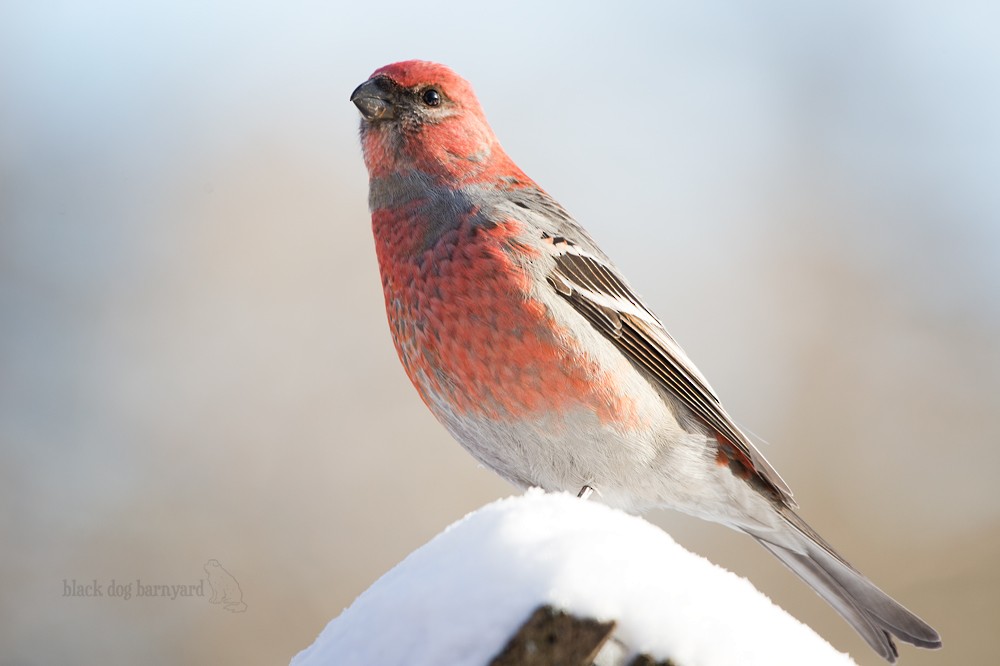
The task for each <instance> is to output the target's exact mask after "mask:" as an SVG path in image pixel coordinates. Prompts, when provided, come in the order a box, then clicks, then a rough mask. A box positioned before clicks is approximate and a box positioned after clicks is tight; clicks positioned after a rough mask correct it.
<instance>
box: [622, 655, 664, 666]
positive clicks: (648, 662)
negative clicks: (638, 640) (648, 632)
mask: <svg viewBox="0 0 1000 666" xmlns="http://www.w3.org/2000/svg"><path fill="white" fill-rule="evenodd" d="M628 666H674V662H672V661H671V660H669V659H667V660H666V661H656V660H655V659H653V658H652V657H650V656H649V655H648V654H640V655H639V656H637V657H636V658H635V659H633V660H632V661H630V662H629V664H628Z"/></svg>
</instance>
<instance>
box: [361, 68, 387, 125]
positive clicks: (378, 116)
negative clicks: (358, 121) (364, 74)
mask: <svg viewBox="0 0 1000 666" xmlns="http://www.w3.org/2000/svg"><path fill="white" fill-rule="evenodd" d="M351 101H352V102H354V106H356V107H358V111H360V112H361V115H362V117H363V118H364V119H365V120H367V121H368V122H373V121H376V120H387V119H389V118H392V117H393V111H394V109H393V105H392V95H391V91H390V90H388V86H386V85H385V82H384V80H383V79H382V78H378V77H376V78H374V79H369V80H367V81H365V82H364V83H362V84H361V85H360V86H358V87H357V88H355V89H354V92H352V93H351Z"/></svg>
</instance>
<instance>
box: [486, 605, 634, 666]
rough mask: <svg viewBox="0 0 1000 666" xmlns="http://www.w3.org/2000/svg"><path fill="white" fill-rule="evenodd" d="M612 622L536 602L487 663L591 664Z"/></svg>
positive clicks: (532, 665)
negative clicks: (576, 615)
mask: <svg viewBox="0 0 1000 666" xmlns="http://www.w3.org/2000/svg"><path fill="white" fill-rule="evenodd" d="M614 630H615V623H614V622H598V621H597V620H590V619H580V618H577V617H573V616H572V615H569V614H567V613H564V612H562V611H559V610H556V609H554V608H553V607H552V606H540V607H538V608H536V609H535V612H534V613H532V614H531V617H530V618H528V621H527V622H525V623H524V624H523V625H521V628H520V629H519V630H518V632H517V633H516V634H514V636H513V637H512V638H511V639H510V641H508V643H507V646H506V647H504V649H503V650H502V651H501V652H500V654H498V655H497V656H496V657H494V658H493V661H491V662H490V666H591V664H592V663H593V661H594V657H596V656H597V653H598V652H599V651H600V649H601V646H602V645H604V642H605V641H607V640H608V638H609V637H610V636H611V634H612V633H613V632H614Z"/></svg>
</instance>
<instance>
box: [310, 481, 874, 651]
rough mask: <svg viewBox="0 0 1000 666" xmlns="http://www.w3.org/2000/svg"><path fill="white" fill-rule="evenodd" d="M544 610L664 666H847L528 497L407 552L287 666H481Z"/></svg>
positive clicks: (605, 522)
mask: <svg viewBox="0 0 1000 666" xmlns="http://www.w3.org/2000/svg"><path fill="white" fill-rule="evenodd" d="M544 604H550V605H552V606H555V607H556V608H559V609H562V610H564V611H567V612H570V613H572V614H573V615H576V616H578V617H588V618H594V619H597V620H601V621H607V620H614V621H615V622H616V623H617V629H616V631H615V638H616V639H617V640H619V641H621V642H622V643H623V644H624V645H626V646H628V647H629V648H630V649H632V650H634V651H636V652H637V653H645V654H648V655H650V656H652V657H654V658H655V659H658V660H663V659H667V658H669V659H671V660H673V662H674V663H675V664H678V666H723V665H725V666H730V665H731V664H741V665H743V666H753V665H755V664H761V665H765V664H766V666H778V665H780V664H789V665H792V664H794V665H795V666H800V665H801V664H812V665H814V666H824V665H827V664H829V665H837V666H846V665H848V664H853V663H854V662H853V661H852V660H851V659H850V658H849V657H848V656H847V655H845V654H841V653H839V652H837V651H836V650H834V649H833V647H831V646H830V644H829V643H827V642H826V641H824V640H823V639H822V638H820V637H819V636H818V635H817V634H816V633H815V632H814V631H813V630H812V629H810V628H809V627H807V626H805V625H804V624H802V623H801V622H799V621H798V620H796V619H794V618H793V617H792V616H790V615H789V614H788V613H786V612H785V611H784V610H782V609H780V608H778V607H777V606H775V605H774V604H773V603H772V602H771V601H770V600H769V599H768V598H767V597H765V596H764V595H763V594H761V593H760V592H758V591H757V590H756V589H755V588H754V587H753V586H752V585H751V584H750V583H749V582H748V581H747V580H746V579H743V578H740V577H738V576H736V575H735V574H732V573H730V572H729V571H726V570H725V569H722V568H721V567H718V566H716V565H714V564H712V563H711V562H709V561H708V560H706V559H705V558H703V557H701V556H698V555H694V554H693V553H690V552H688V551H686V550H684V549H683V548H681V547H680V546H679V545H677V543H676V542H675V541H674V540H673V539H671V538H670V537H669V536H668V535H667V534H666V533H665V532H663V530H661V529H659V528H658V527H656V526H654V525H651V524H650V523H648V522H646V521H645V520H643V519H641V518H638V517H635V516H629V515H627V514H625V513H622V512H620V511H616V510H614V509H610V508H608V507H606V506H604V505H601V504H599V503H597V502H593V501H584V500H579V499H577V498H576V497H573V496H571V495H567V494H547V493H543V492H541V491H537V490H533V491H529V492H527V493H525V494H524V495H522V496H519V497H512V498H508V499H504V500H500V501H498V502H494V503H492V504H489V505H487V506H485V507H483V508H482V509H479V510H478V511H475V512H473V513H471V514H469V515H468V516H466V517H465V518H463V519H462V520H460V521H458V522H456V523H455V524H453V525H451V526H450V527H448V528H447V529H446V530H445V531H444V532H442V533H441V534H439V535H438V536H436V537H435V538H434V539H432V540H431V541H430V542H429V543H427V544H426V545H424V546H423V547H421V548H419V549H417V550H416V551H414V552H413V553H412V554H410V556H409V557H407V558H406V559H405V560H403V562H401V563H400V564H398V565H397V566H396V567H395V568H393V569H392V570H391V571H389V572H388V573H387V574H385V575H384V576H382V578H380V579H379V580H378V581H377V582H376V583H375V584H374V585H372V586H371V587H370V588H369V589H368V590H366V591H365V592H364V593H363V594H362V595H361V596H360V597H358V598H357V600H355V602H354V603H353V604H352V605H351V606H350V608H348V609H347V610H345V611H344V612H343V613H341V614H340V616H339V617H337V618H336V619H334V620H332V621H331V622H330V623H329V624H328V625H327V626H326V628H325V629H324V630H323V632H322V633H321V634H320V635H319V637H318V638H317V639H316V641H315V642H314V643H313V644H312V646H310V647H309V648H306V649H305V650H303V651H302V652H300V653H299V654H298V655H297V656H296V657H295V658H294V659H293V660H292V666H321V665H322V666H328V665H332V664H366V665H367V664H385V665H392V664H407V665H408V666H422V665H428V666H430V665H434V666H437V665H439V664H452V665H455V666H460V665H468V666H485V665H486V664H488V663H489V662H490V660H491V659H492V658H493V657H494V656H496V654H497V653H499V652H500V651H501V650H502V649H503V647H504V646H505V645H506V644H507V641H508V640H509V639H510V637H511V636H512V635H513V634H514V633H516V631H517V630H518V629H519V628H520V626H521V624H522V623H524V622H525V620H527V619H528V617H529V615H531V613H532V611H533V610H535V609H536V608H537V607H538V606H540V605H544Z"/></svg>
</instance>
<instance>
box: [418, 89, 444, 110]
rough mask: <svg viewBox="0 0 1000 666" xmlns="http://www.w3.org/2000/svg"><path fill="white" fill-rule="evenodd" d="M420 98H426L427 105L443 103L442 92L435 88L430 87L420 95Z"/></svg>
mask: <svg viewBox="0 0 1000 666" xmlns="http://www.w3.org/2000/svg"><path fill="white" fill-rule="evenodd" d="M420 99H422V100H424V104H426V105H427V106H437V105H439V104H440V103H441V93H439V92H438V91H437V90H435V89H434V88H428V89H427V90H425V91H424V93H423V94H422V95H421V96H420Z"/></svg>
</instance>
